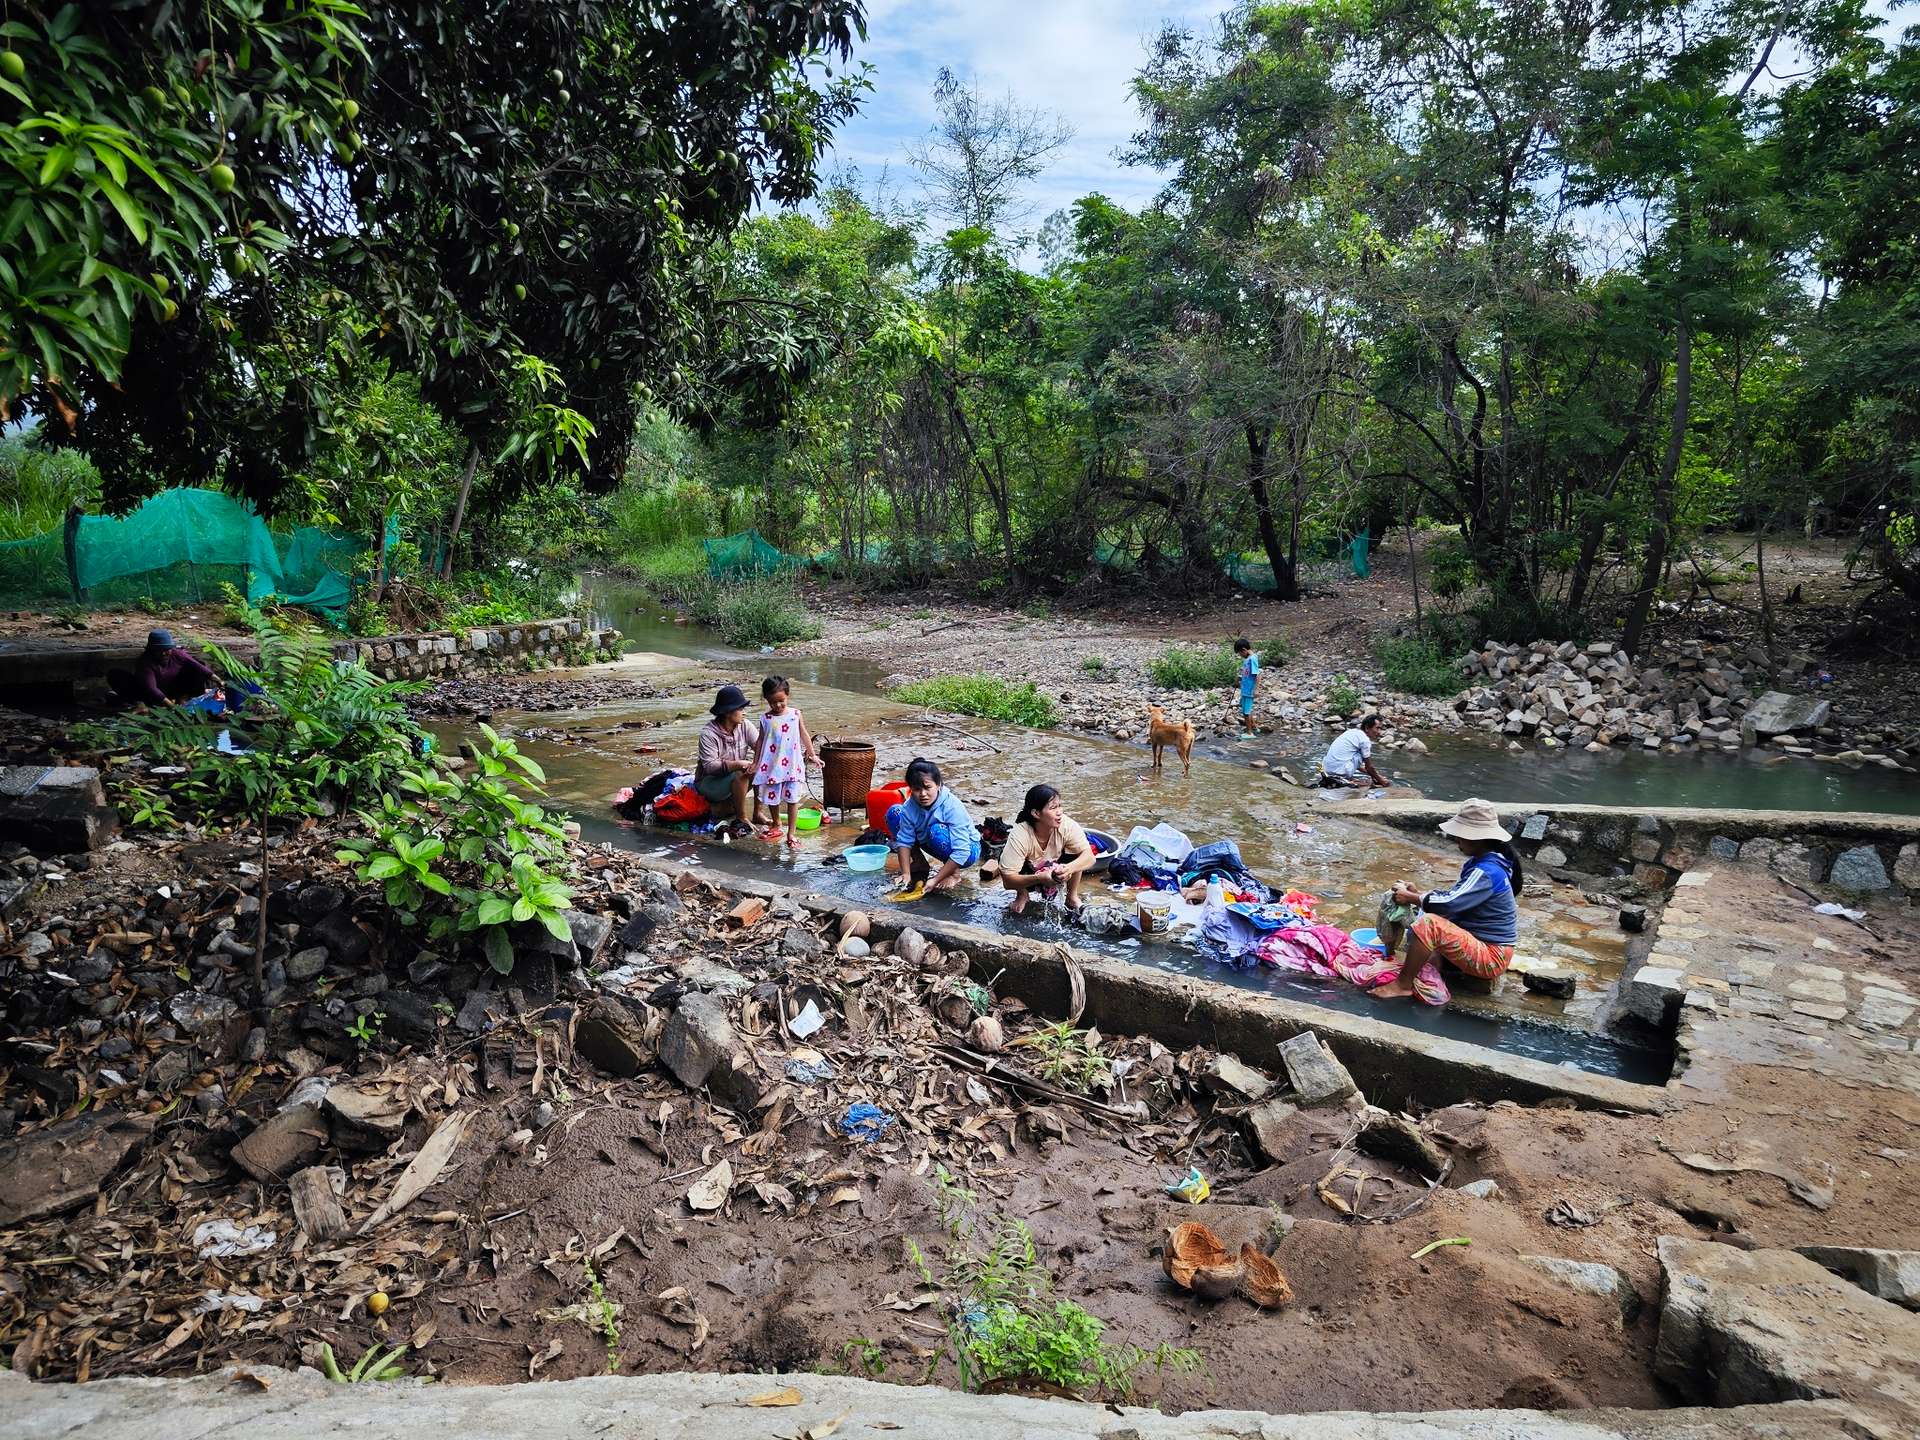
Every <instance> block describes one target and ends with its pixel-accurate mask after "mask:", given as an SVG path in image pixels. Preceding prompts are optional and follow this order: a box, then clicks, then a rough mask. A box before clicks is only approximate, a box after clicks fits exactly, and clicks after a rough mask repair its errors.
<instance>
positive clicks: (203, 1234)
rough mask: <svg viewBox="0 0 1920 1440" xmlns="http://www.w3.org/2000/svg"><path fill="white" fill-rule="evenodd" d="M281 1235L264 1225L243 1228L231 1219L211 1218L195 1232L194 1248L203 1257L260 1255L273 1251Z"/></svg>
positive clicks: (207, 1258) (221, 1257)
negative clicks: (266, 1251) (263, 1252)
mask: <svg viewBox="0 0 1920 1440" xmlns="http://www.w3.org/2000/svg"><path fill="white" fill-rule="evenodd" d="M279 1238H280V1237H279V1236H278V1235H276V1234H274V1232H273V1231H271V1230H269V1229H267V1227H266V1226H264V1225H249V1226H247V1228H246V1229H244V1230H242V1229H241V1228H240V1227H239V1226H238V1225H235V1224H234V1223H233V1222H232V1221H231V1220H208V1221H206V1222H204V1223H203V1224H201V1225H200V1226H199V1227H198V1228H196V1229H195V1230H194V1232H193V1248H194V1249H195V1250H196V1251H198V1252H199V1255H200V1258H201V1259H202V1260H217V1259H225V1258H227V1257H228V1256H232V1255H258V1254H259V1253H260V1252H261V1251H262V1250H271V1249H272V1248H273V1242H274V1241H276V1240H278V1239H279Z"/></svg>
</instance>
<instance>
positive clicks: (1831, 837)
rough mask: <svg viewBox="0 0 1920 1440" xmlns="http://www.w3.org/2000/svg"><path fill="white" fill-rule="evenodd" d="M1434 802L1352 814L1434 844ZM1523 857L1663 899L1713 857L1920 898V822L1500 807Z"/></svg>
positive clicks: (1438, 814) (1774, 813)
mask: <svg viewBox="0 0 1920 1440" xmlns="http://www.w3.org/2000/svg"><path fill="white" fill-rule="evenodd" d="M1454 808H1455V807H1454V806H1452V805H1449V804H1442V803H1438V802H1434V801H1425V800H1420V801H1414V800H1385V801H1381V802H1379V803H1377V804H1372V805H1368V806H1366V807H1365V808H1364V809H1362V808H1360V807H1357V806H1356V807H1349V808H1348V810H1347V811H1346V812H1344V813H1347V814H1349V815H1353V816H1355V817H1357V818H1367V819H1373V820H1379V821H1383V822H1384V823H1386V824H1388V825H1392V826H1394V827H1395V828H1397V829H1401V830H1411V831H1413V832H1415V833H1418V834H1425V835H1429V836H1431V835H1433V833H1434V827H1435V826H1436V825H1438V824H1439V823H1440V821H1442V820H1444V819H1446V818H1447V817H1448V816H1449V815H1451V814H1452V813H1453V811H1454ZM1498 809H1499V812H1500V823H1501V824H1502V825H1504V826H1505V827H1506V828H1507V829H1508V830H1510V831H1512V832H1513V835H1514V842H1515V845H1516V847H1517V848H1518V849H1519V850H1520V852H1521V854H1523V855H1527V856H1530V857H1531V858H1532V859H1533V860H1534V861H1535V862H1536V863H1538V864H1539V865H1541V866H1543V867H1545V868H1546V869H1549V870H1557V869H1563V868H1564V869H1571V870H1575V871H1579V872H1581V873H1584V874H1589V875H1631V876H1632V877H1633V878H1634V879H1635V880H1637V881H1639V882H1640V883H1641V884H1642V885H1644V886H1646V887H1647V888H1648V889H1658V890H1665V889H1668V888H1670V887H1671V886H1672V885H1673V883H1674V881H1675V879H1676V878H1677V877H1678V876H1680V875H1683V874H1685V873H1686V872H1687V871H1688V870H1690V869H1692V868H1693V867H1694V866H1695V865H1697V864H1699V863H1701V862H1702V861H1704V860H1707V859H1709V858H1711V859H1717V860H1723V861H1724V860H1735V859H1738V860H1746V861H1754V862H1763V863H1765V864H1767V865H1768V866H1769V868H1771V869H1772V870H1773V872H1774V873H1775V874H1777V875H1779V876H1780V877H1781V878H1782V879H1786V880H1791V881H1794V882H1795V883H1796V884H1800V885H1829V886H1832V887H1833V888H1835V889H1837V890H1841V891H1844V892H1847V893H1850V894H1856V895H1871V894H1877V893H1882V892H1886V891H1898V892H1900V893H1902V894H1904V895H1906V896H1907V897H1908V898H1909V899H1914V898H1920V816H1905V815H1868V814H1856V813H1846V812H1842V813H1833V814H1827V813H1821V812H1818V811H1806V810H1705V809H1695V808H1691V807H1669V808H1660V809H1650V810H1641V811H1637V812H1635V811H1628V810H1620V809H1616V808H1613V807H1611V806H1605V805H1547V806H1540V805H1500V806H1499V807H1498Z"/></svg>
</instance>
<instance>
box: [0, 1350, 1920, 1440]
mask: <svg viewBox="0 0 1920 1440" xmlns="http://www.w3.org/2000/svg"><path fill="white" fill-rule="evenodd" d="M788 1386H791V1387H792V1388H793V1389H795V1390H797V1391H798V1392H799V1393H800V1396H801V1400H800V1403H799V1404H798V1405H794V1406H791V1407H782V1408H777V1409H749V1408H745V1406H744V1402H745V1401H746V1400H748V1399H749V1398H750V1397H752V1396H755V1395H764V1394H766V1393H768V1392H769V1391H775V1390H781V1389H785V1388H786V1387H788ZM0 1411H4V1412H5V1414H6V1416H7V1434H8V1435H9V1437H11V1440H68V1437H73V1436H79V1435H85V1436H86V1437H87V1440H202V1437H205V1436H211V1435H233V1436H245V1437H246V1440H315V1437H318V1436H325V1435H353V1436H356V1437H360V1440H415V1437H417V1436H420V1435H433V1434H440V1435H450V1436H454V1435H457V1436H460V1437H462V1440H525V1437H527V1436H530V1435H551V1436H574V1435H612V1436H618V1437H631V1440H711V1437H712V1436H714V1435H715V1434H732V1435H737V1436H741V1437H747V1436H774V1435H804V1434H807V1433H809V1431H811V1430H812V1429H813V1428H814V1427H816V1426H818V1427H823V1428H824V1427H825V1426H826V1424H827V1422H829V1421H833V1420H835V1419H838V1422H839V1423H838V1425H837V1426H836V1427H835V1428H834V1433H835V1434H839V1435H846V1436H863V1435H873V1434H878V1433H881V1432H882V1431H887V1432H893V1433H898V1434H901V1435H904V1436H908V1437H911V1440H1079V1437H1093V1436H1101V1437H1106V1440H1221V1437H1228V1436H1231V1437H1234V1440H1344V1437H1349V1436H1352V1437H1360V1436H1364V1437H1367V1440H1445V1437H1450V1436H1458V1437H1462V1440H1520V1437H1529V1440H1735V1437H1753V1436H1773V1437H1793V1440H1858V1437H1860V1436H1862V1435H1867V1434H1880V1433H1890V1432H1883V1431H1880V1430H1878V1429H1877V1428H1873V1427H1872V1425H1871V1422H1869V1421H1868V1419H1867V1417H1865V1416H1863V1415H1862V1414H1861V1413H1860V1412H1858V1411H1856V1410H1855V1409H1854V1408H1853V1407H1851V1406H1848V1405H1844V1404H1842V1403H1840V1402H1838V1401H1831V1400H1813V1401H1797V1402H1793V1403H1789V1404H1781V1405H1747V1406H1740V1407H1737V1408H1733V1409H1726V1410H1656V1411H1647V1410H1565V1411H1558V1412H1548V1411H1542V1410H1439V1411H1434V1412H1432V1413H1431V1414H1425V1415H1411V1414H1382V1415H1371V1414H1366V1413H1363V1412H1357V1411H1342V1412H1327V1413H1322V1414H1315V1415H1263V1414H1260V1413H1258V1412H1256V1411H1250V1410H1190V1411H1188V1412H1187V1413H1186V1414H1184V1415H1162V1414H1160V1413H1159V1412H1158V1411H1154V1410H1145V1409H1139V1408H1136V1407H1131V1406H1129V1407H1125V1408H1123V1407H1121V1406H1118V1405H1113V1406H1109V1405H1095V1404H1081V1403H1076V1402H1074V1401H1069V1400H1030V1399H1026V1398H1024V1397H1021V1396H1015V1395H968V1394H963V1393H961V1392H959V1391H956V1390H942V1389H937V1388H935V1387H933V1386H913V1385H886V1384H881V1383H879V1382H877V1381H872V1380H854V1379H848V1378H845V1377H841V1376H829V1375H750V1374H749V1375H687V1374H666V1375H619V1376H611V1375H610V1376H597V1377H595V1378H592V1379H586V1380H562V1381H551V1382H533V1383H522V1384H514V1385H411V1384H407V1383H406V1382H398V1383H391V1384H385V1385H335V1384H332V1383H330V1382H328V1381H327V1380H325V1379H323V1378H322V1377H321V1376H320V1375H319V1374H318V1373H317V1372H315V1371H313V1370H301V1371H298V1372H290V1371H286V1370H280V1369H276V1368H274V1367H273V1366H271V1365H244V1366H229V1367H228V1368H226V1369H224V1370H219V1371H215V1372H214V1373H213V1374H211V1375H201V1376H195V1377H193V1378H191V1379H183V1380H144V1379H143V1380H96V1381H94V1382H92V1383H91V1384H87V1385H35V1384H32V1383H31V1382H29V1381H26V1380H22V1379H20V1378H19V1377H17V1376H16V1375H14V1374H13V1373H12V1372H10V1371H9V1372H0Z"/></svg>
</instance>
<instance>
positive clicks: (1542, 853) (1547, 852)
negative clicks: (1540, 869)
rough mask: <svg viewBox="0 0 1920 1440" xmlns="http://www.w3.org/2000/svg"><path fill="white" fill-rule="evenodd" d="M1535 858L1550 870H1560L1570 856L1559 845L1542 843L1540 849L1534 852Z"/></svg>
mask: <svg viewBox="0 0 1920 1440" xmlns="http://www.w3.org/2000/svg"><path fill="white" fill-rule="evenodd" d="M1533 858H1534V859H1536V860H1538V861H1539V862H1540V863H1541V864H1542V865H1544V866H1546V867H1547V869H1549V870H1558V869H1559V868H1561V867H1562V866H1564V865H1565V864H1566V863H1567V861H1568V859H1569V858H1570V857H1569V856H1568V854H1567V852H1566V851H1564V850H1562V849H1561V848H1560V847H1559V846H1558V845H1542V846H1541V847H1540V848H1539V849H1538V850H1536V851H1534V852H1533Z"/></svg>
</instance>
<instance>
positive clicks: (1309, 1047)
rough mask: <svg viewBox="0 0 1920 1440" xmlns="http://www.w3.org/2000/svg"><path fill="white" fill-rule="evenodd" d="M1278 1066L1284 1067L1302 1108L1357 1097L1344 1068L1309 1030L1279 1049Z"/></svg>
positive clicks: (1356, 1089) (1350, 1077)
mask: <svg viewBox="0 0 1920 1440" xmlns="http://www.w3.org/2000/svg"><path fill="white" fill-rule="evenodd" d="M1280 1062H1281V1063H1282V1064H1283V1065H1285V1066H1286V1067H1287V1080H1288V1082H1289V1083H1290V1084H1291V1085H1292V1086H1293V1090H1294V1094H1295V1095H1296V1096H1297V1097H1298V1099H1299V1102H1300V1103H1301V1104H1302V1105H1306V1106H1314V1105H1331V1104H1334V1103H1336V1102H1338V1101H1341V1100H1346V1099H1349V1098H1350V1097H1352V1096H1354V1095H1357V1094H1359V1093H1360V1087H1359V1086H1357V1085H1355V1084H1354V1083H1353V1077H1352V1076H1351V1075H1349V1074H1348V1073H1347V1067H1346V1066H1344V1065H1342V1064H1341V1063H1340V1062H1339V1061H1338V1060H1336V1059H1335V1058H1334V1055H1333V1052H1332V1051H1331V1050H1329V1049H1328V1048H1327V1047H1326V1044H1325V1042H1323V1041H1322V1040H1321V1039H1320V1037H1319V1036H1318V1035H1316V1034H1314V1032H1313V1031H1311V1030H1303V1031H1301V1032H1300V1033H1299V1034H1298V1035H1295V1036H1294V1037H1293V1038H1292V1039H1290V1040H1288V1041H1286V1042H1285V1043H1283V1044H1282V1045H1281V1046H1280Z"/></svg>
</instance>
